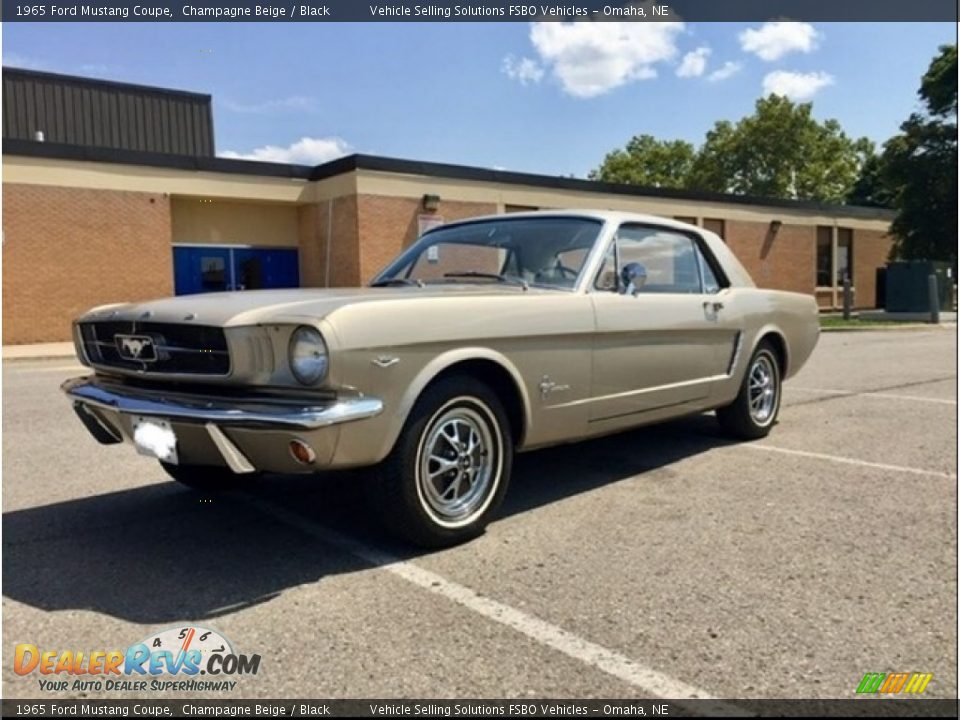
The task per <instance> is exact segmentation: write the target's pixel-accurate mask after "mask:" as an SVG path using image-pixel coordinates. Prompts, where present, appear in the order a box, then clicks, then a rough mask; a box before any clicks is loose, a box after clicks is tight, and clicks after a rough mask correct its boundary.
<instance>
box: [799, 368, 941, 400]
mask: <svg viewBox="0 0 960 720" xmlns="http://www.w3.org/2000/svg"><path fill="white" fill-rule="evenodd" d="M956 379H957V376H956V375H947V376H945V377H936V378H931V379H929V380H915V381H912V382H905V383H898V384H896V385H882V386H880V387H875V388H867V389H865V390H833V389H829V390H828V389H824V388H810V387H794V386H792V385H785V386H784V388H785V389H786V390H787V391H790V390H794V391H797V392H811V393H813V392H819V393H826V396H825V397H818V398H811V399H810V400H800V401H798V402H791V403H790V406H791V407H798V406H800V405H816V404H817V403H824V402H830V401H832V400H842V399H844V398H848V397H870V396H871V395H875V396H881V397H888V398H900V399H903V400H924V401H927V402H940V403H944V404H956V403H955V401H952V400H943V399H941V398H917V397H907V396H898V395H892V394H889V392H890V391H891V390H905V389H907V388H913V387H920V386H922V385H932V384H934V383H938V382H946V381H947V380H956Z"/></svg>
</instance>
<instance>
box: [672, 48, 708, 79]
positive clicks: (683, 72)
mask: <svg viewBox="0 0 960 720" xmlns="http://www.w3.org/2000/svg"><path fill="white" fill-rule="evenodd" d="M708 55H710V48H708V47H699V48H697V49H696V50H692V51H690V52H688V53H687V54H686V55H684V56H683V60H682V61H680V67H678V68H677V77H700V76H701V75H703V72H704V70H706V69H707V56H708Z"/></svg>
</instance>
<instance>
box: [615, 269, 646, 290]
mask: <svg viewBox="0 0 960 720" xmlns="http://www.w3.org/2000/svg"><path fill="white" fill-rule="evenodd" d="M620 281H621V285H622V286H623V293H624V294H625V295H626V294H627V293H629V294H631V295H636V294H637V293H638V292H640V288H642V287H643V285H644V283H645V282H646V281H647V269H646V268H645V267H644V266H643V265H641V264H640V263H638V262H632V263H627V264H626V265H624V266H623V268H622V269H621V270H620Z"/></svg>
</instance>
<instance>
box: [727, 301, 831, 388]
mask: <svg viewBox="0 0 960 720" xmlns="http://www.w3.org/2000/svg"><path fill="white" fill-rule="evenodd" d="M725 294H726V297H725V298H724V303H725V311H727V312H735V313H736V314H737V316H738V322H739V323H740V324H741V326H742V328H743V341H742V346H741V349H740V352H739V353H738V355H737V358H736V362H735V365H734V367H733V370H732V372H731V374H730V379H729V380H728V381H726V382H724V383H721V385H720V386H719V387H718V392H717V394H716V397H715V402H714V404H715V405H717V406H721V405H725V404H726V403H728V402H730V401H732V400H733V399H734V398H735V397H736V395H737V393H738V392H739V390H740V385H741V383H742V382H743V378H744V375H745V374H746V371H747V367H748V365H749V362H750V358H751V356H752V355H753V353H754V351H755V350H756V348H757V345H759V344H760V342H762V341H763V340H764V338H767V337H769V336H776V337H778V338H780V339H781V341H782V344H783V349H784V351H785V354H786V358H785V363H786V372H785V373H784V379H788V378H791V377H793V376H794V375H796V374H797V372H799V371H800V369H801V368H802V367H803V366H804V365H805V364H806V362H807V360H809V359H810V355H811V354H812V353H813V350H814V348H815V347H816V345H817V341H818V340H819V338H820V320H819V310H818V308H817V303H816V300H815V299H814V298H813V297H812V296H810V295H803V294H801V293H792V292H785V291H781V290H762V289H758V288H747V287H740V288H731V289H730V290H727V291H725Z"/></svg>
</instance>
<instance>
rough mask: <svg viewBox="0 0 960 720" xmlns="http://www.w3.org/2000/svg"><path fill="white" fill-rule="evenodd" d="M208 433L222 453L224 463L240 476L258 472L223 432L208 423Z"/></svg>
mask: <svg viewBox="0 0 960 720" xmlns="http://www.w3.org/2000/svg"><path fill="white" fill-rule="evenodd" d="M207 432H208V433H210V439H211V440H213V444H214V445H216V446H217V450H219V451H220V454H221V455H222V456H223V460H224V462H226V463H227V465H228V466H229V468H230V469H231V470H233V471H234V472H235V473H237V474H238V475H242V474H244V473H252V472H255V471H256V468H255V467H254V466H253V464H252V463H251V462H250V461H249V460H247V458H246V456H245V455H244V454H243V453H242V452H240V448H238V447H237V446H236V445H234V444H233V443H232V442H230V438H228V437H227V436H226V435H224V434H223V430H221V429H220V428H218V427H217V426H216V425H214V424H213V423H207Z"/></svg>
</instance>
